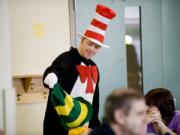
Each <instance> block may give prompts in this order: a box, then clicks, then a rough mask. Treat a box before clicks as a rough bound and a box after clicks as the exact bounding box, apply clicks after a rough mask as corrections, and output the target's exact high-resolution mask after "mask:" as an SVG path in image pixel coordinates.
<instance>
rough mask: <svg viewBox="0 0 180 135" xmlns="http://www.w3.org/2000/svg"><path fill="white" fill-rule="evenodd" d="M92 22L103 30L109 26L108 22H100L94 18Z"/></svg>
mask: <svg viewBox="0 0 180 135" xmlns="http://www.w3.org/2000/svg"><path fill="white" fill-rule="evenodd" d="M91 24H92V25H94V26H96V27H98V28H100V29H102V30H106V28H107V25H106V24H104V23H102V22H100V21H98V20H96V19H93V20H92V22H91Z"/></svg>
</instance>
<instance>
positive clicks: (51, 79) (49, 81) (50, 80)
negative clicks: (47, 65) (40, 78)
mask: <svg viewBox="0 0 180 135" xmlns="http://www.w3.org/2000/svg"><path fill="white" fill-rule="evenodd" d="M57 81H58V78H57V76H56V74H55V73H53V72H52V73H49V74H48V75H47V76H46V77H45V79H44V83H45V84H46V85H48V86H49V88H51V89H52V88H53V87H54V85H55V84H56V83H57Z"/></svg>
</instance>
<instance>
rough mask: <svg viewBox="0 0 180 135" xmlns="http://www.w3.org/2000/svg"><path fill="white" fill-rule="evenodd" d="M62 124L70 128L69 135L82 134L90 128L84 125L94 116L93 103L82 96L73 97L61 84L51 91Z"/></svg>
mask: <svg viewBox="0 0 180 135" xmlns="http://www.w3.org/2000/svg"><path fill="white" fill-rule="evenodd" d="M50 100H51V103H52V105H53V106H54V108H55V110H56V112H57V115H58V116H59V120H60V122H61V125H62V126H63V127H64V129H65V130H69V135H80V134H82V133H83V132H86V131H87V130H88V128H87V127H84V126H83V125H84V124H85V123H86V122H88V121H89V120H90V119H91V118H92V113H93V109H92V106H91V104H90V103H89V102H88V101H86V100H85V99H84V98H82V97H76V98H72V97H71V96H70V95H69V94H68V93H67V92H66V91H65V90H64V89H63V88H62V87H61V86H60V85H59V84H56V85H55V86H54V88H53V89H52V91H51V93H50Z"/></svg>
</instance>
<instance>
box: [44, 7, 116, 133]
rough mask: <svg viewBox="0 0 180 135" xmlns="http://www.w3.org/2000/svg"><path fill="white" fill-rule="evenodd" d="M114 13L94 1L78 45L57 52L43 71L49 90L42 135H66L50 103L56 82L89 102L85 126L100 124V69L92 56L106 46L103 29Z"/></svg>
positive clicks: (58, 116)
mask: <svg viewBox="0 0 180 135" xmlns="http://www.w3.org/2000/svg"><path fill="white" fill-rule="evenodd" d="M115 16H116V13H115V12H114V11H113V10H112V9H110V8H109V7H107V6H105V5H102V4H97V6H96V13H95V16H94V18H93V20H92V21H91V23H90V26H89V27H88V29H87V30H86V31H85V33H84V34H83V35H80V37H81V42H80V45H79V47H78V48H77V49H76V48H71V49H70V50H69V51H67V52H64V53H62V54H60V55H59V56H58V57H57V58H56V59H55V60H54V61H53V63H52V64H51V65H50V66H49V67H48V68H47V69H46V71H45V72H44V75H43V82H44V85H45V87H47V88H49V89H51V90H50V94H49V98H48V103H47V108H46V114H45V119H44V129H43V133H44V135H52V134H53V133H56V134H57V135H67V134H68V132H69V129H71V128H70V127H69V128H65V127H64V126H63V125H62V120H61V116H62V115H61V114H58V111H57V109H55V108H56V107H57V106H56V105H54V104H52V100H51V98H50V97H51V93H52V90H53V89H54V86H55V85H56V84H59V85H60V87H62V89H63V90H64V91H66V93H67V95H70V96H71V97H72V98H78V97H82V98H83V99H84V100H86V101H87V102H89V103H90V104H91V105H92V109H93V112H92V118H91V119H90V120H89V121H87V122H86V123H84V125H86V126H88V127H89V128H94V127H96V126H98V125H99V124H100V122H99V119H98V112H99V71H98V68H97V66H96V64H95V63H94V62H93V61H92V60H91V58H92V57H93V56H94V55H95V54H96V53H97V52H98V51H99V49H100V48H101V47H105V48H108V47H109V46H107V45H104V37H105V31H106V28H107V26H108V23H109V22H110V20H112V19H113V18H114V17H115ZM63 100H64V99H63ZM60 121H61V122H60ZM75 127H76V126H75ZM56 134H55V135H56Z"/></svg>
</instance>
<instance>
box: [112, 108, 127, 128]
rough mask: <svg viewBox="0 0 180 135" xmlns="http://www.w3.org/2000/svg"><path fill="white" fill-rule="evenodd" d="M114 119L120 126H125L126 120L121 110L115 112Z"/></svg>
mask: <svg viewBox="0 0 180 135" xmlns="http://www.w3.org/2000/svg"><path fill="white" fill-rule="evenodd" d="M114 119H115V121H116V122H117V123H118V124H120V125H122V124H124V119H125V115H124V112H123V111H122V110H120V109H118V110H116V111H115V112H114Z"/></svg>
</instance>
